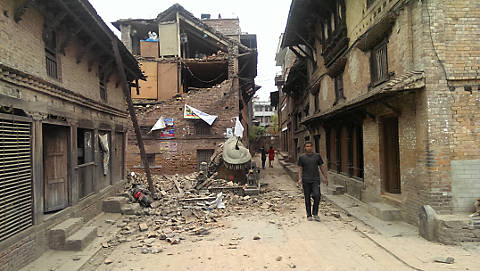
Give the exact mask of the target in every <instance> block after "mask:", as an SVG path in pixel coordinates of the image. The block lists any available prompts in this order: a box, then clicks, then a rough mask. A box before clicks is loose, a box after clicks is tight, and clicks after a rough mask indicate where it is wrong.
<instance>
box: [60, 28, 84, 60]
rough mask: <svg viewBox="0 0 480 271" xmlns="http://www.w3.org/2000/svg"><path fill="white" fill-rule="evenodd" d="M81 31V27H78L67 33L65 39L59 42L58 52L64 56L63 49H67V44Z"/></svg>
mask: <svg viewBox="0 0 480 271" xmlns="http://www.w3.org/2000/svg"><path fill="white" fill-rule="evenodd" d="M82 30H83V27H78V28H77V29H76V30H74V31H68V34H67V35H66V37H65V38H64V39H63V40H62V41H61V42H60V48H59V52H60V53H62V54H63V55H65V48H67V45H68V43H70V41H71V40H72V39H73V37H76V36H77V35H78V34H79V33H80V32H82Z"/></svg>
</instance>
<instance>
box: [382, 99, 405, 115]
mask: <svg viewBox="0 0 480 271" xmlns="http://www.w3.org/2000/svg"><path fill="white" fill-rule="evenodd" d="M383 105H385V107H386V108H388V109H390V110H392V111H393V112H395V113H396V114H398V115H400V113H401V111H400V110H399V109H398V108H396V107H394V106H392V105H390V104H389V103H387V102H383Z"/></svg>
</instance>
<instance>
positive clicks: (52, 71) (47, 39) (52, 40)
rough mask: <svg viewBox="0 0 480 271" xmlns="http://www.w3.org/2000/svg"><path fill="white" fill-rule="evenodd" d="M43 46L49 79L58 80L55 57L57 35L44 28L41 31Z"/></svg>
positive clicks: (56, 57) (53, 31)
mask: <svg viewBox="0 0 480 271" xmlns="http://www.w3.org/2000/svg"><path fill="white" fill-rule="evenodd" d="M43 32H44V33H43V41H44V44H45V69H46V73H47V75H48V76H49V77H50V78H53V79H56V80H59V79H60V77H59V68H58V63H59V61H58V56H57V33H56V32H55V30H50V29H47V28H45V29H44V30H43Z"/></svg>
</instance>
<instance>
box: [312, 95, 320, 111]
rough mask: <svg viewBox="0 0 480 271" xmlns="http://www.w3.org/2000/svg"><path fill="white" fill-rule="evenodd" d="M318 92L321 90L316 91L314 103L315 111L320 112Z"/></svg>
mask: <svg viewBox="0 0 480 271" xmlns="http://www.w3.org/2000/svg"><path fill="white" fill-rule="evenodd" d="M318 92H319V91H317V92H316V93H315V95H314V96H313V104H314V106H315V112H318V110H319V109H320V108H319V105H318Z"/></svg>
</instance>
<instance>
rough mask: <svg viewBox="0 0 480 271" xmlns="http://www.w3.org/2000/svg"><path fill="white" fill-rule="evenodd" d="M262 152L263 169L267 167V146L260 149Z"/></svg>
mask: <svg viewBox="0 0 480 271" xmlns="http://www.w3.org/2000/svg"><path fill="white" fill-rule="evenodd" d="M260 153H261V155H262V169H265V161H267V151H266V150H265V147H262V148H261V149H260Z"/></svg>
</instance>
